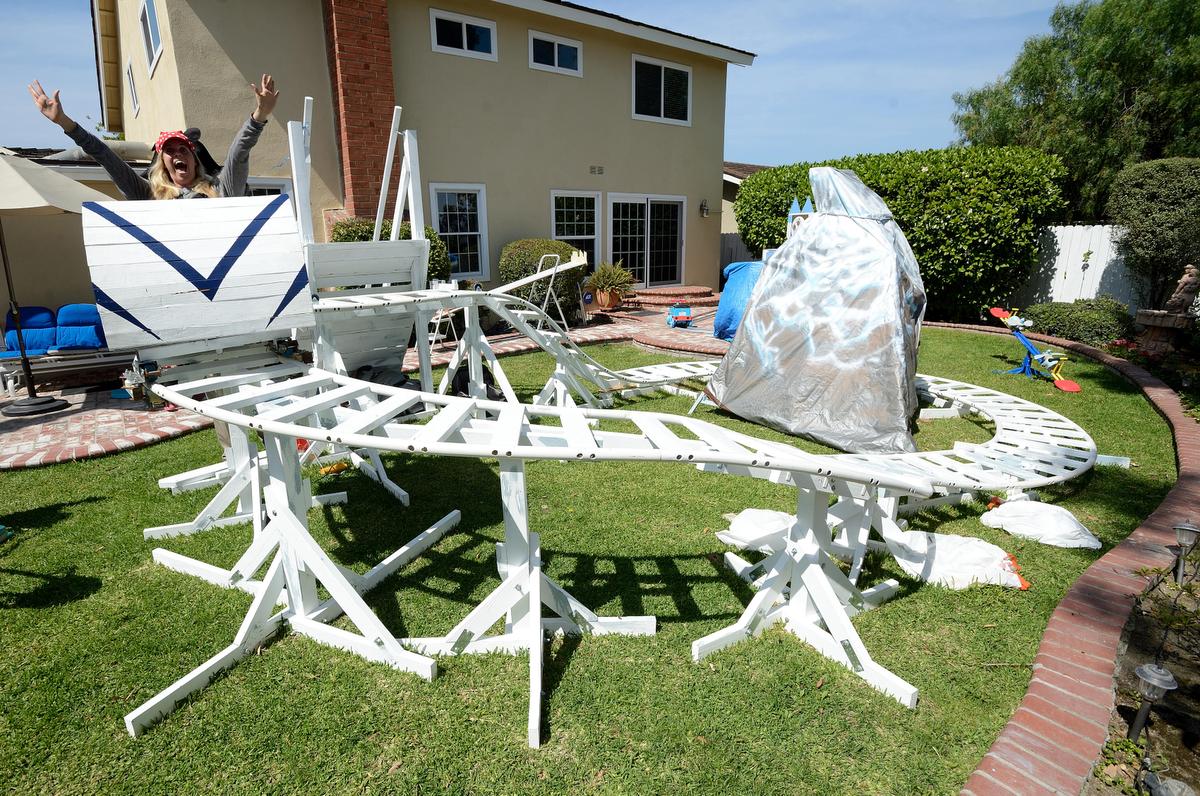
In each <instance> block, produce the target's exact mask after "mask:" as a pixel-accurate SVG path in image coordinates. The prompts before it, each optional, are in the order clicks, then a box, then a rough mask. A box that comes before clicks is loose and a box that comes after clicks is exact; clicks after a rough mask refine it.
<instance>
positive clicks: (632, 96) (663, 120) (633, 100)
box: [629, 53, 696, 127]
mask: <svg viewBox="0 0 1200 796" xmlns="http://www.w3.org/2000/svg"><path fill="white" fill-rule="evenodd" d="M638 61H641V62H642V63H647V64H654V65H655V66H664V67H667V68H670V69H678V70H679V71H681V72H687V75H688V96H687V119H668V118H667V117H665V116H646V115H645V114H641V113H638V112H637V64H638ZM695 93H696V81H695V76H694V75H693V74H692V68H691V67H690V66H687V65H685V64H677V63H673V62H671V61H664V60H662V59H661V58H651V57H650V56H649V55H638V54H637V53H634V54H633V60H632V62H631V63H630V66H629V110H630V113H631V114H632V115H633V118H634V119H637V120H638V121H642V122H657V123H658V124H673V125H675V126H677V127H691V126H692V95H694V94H695ZM666 100H667V97H666V93H665V92H664V93H663V96H662V101H663V102H664V103H665V102H666ZM660 109H661V108H660Z"/></svg>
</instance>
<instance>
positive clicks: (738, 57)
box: [493, 0, 758, 66]
mask: <svg viewBox="0 0 1200 796" xmlns="http://www.w3.org/2000/svg"><path fill="white" fill-rule="evenodd" d="M493 2H496V3H500V4H501V5H506V6H512V7H513V8H521V9H524V10H526V11H532V12H534V13H537V14H545V15H546V16H551V17H558V18H559V19H566V20H569V21H571V22H578V23H580V24H582V25H588V26H590V27H593V28H605V29H607V30H611V31H615V32H617V33H621V34H624V35H626V36H631V37H633V38H635V39H643V40H645V41H652V42H655V43H657V44H665V45H667V46H668V47H675V48H677V49H680V50H686V51H688V52H693V53H696V54H698V55H705V56H708V57H709V58H716V59H717V60H719V61H725V62H727V63H731V64H737V65H738V66H750V65H751V64H753V63H754V59H755V58H756V57H758V56H757V55H755V54H754V53H752V52H749V51H747V50H739V49H737V48H735V47H728V46H726V45H724V44H718V43H717V42H712V41H705V40H704V39H698V38H696V37H695V36H688V35H687V34H684V33H676V32H675V31H672V30H667V29H666V28H660V27H658V26H656V25H648V24H646V23H644V22H637V21H635V20H632V19H626V18H625V17H621V16H617V15H616V14H613V13H610V12H608V11H600V10H599V9H595V8H588V7H587V6H581V5H576V4H575V3H570V2H567V1H566V0H493Z"/></svg>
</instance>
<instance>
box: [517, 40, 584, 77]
mask: <svg viewBox="0 0 1200 796" xmlns="http://www.w3.org/2000/svg"><path fill="white" fill-rule="evenodd" d="M529 68H530V69H540V70H542V71H543V72H557V73H559V74H560V75H574V76H575V77H583V44H582V42H578V41H575V40H574V39H564V38H563V37H562V36H554V35H551V34H549V33H539V32H538V31H536V30H531V31H529Z"/></svg>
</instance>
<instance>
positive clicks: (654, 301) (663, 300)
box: [621, 296, 721, 309]
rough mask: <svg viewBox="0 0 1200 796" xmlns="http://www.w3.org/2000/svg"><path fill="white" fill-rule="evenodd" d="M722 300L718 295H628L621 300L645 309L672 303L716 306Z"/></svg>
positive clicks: (667, 305) (657, 307) (626, 304)
mask: <svg viewBox="0 0 1200 796" xmlns="http://www.w3.org/2000/svg"><path fill="white" fill-rule="evenodd" d="M720 301H721V300H720V299H719V298H718V297H716V296H626V297H625V298H624V299H622V300H621V304H622V305H623V306H626V307H641V308H643V309H666V308H668V307H670V306H671V305H672V304H686V305H688V306H689V307H715V306H717V304H719V303H720Z"/></svg>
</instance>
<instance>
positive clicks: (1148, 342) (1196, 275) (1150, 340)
mask: <svg viewBox="0 0 1200 796" xmlns="http://www.w3.org/2000/svg"><path fill="white" fill-rule="evenodd" d="M1197 294H1200V268H1197V267H1196V266H1194V265H1190V264H1189V265H1185V266H1184V267H1183V276H1181V277H1180V278H1179V284H1177V285H1176V286H1175V292H1174V293H1172V294H1171V298H1169V299H1167V303H1166V304H1165V305H1164V306H1163V308H1162V309H1161V310H1138V312H1137V318H1136V320H1137V323H1138V324H1139V325H1140V326H1143V327H1145V328H1144V329H1143V330H1142V331H1141V332H1140V333H1139V334H1138V348H1140V349H1142V350H1143V351H1145V352H1147V353H1151V354H1166V353H1169V352H1171V351H1174V350H1175V337H1176V335H1177V334H1178V333H1179V330H1180V329H1186V328H1188V327H1189V326H1191V325H1192V323H1193V322H1194V320H1195V319H1194V318H1193V316H1192V315H1191V309H1192V304H1193V303H1195V301H1196V295H1197Z"/></svg>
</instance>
